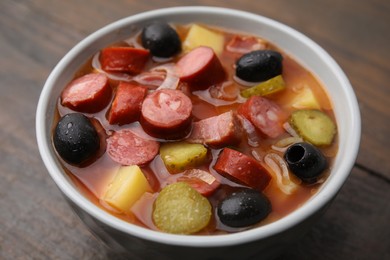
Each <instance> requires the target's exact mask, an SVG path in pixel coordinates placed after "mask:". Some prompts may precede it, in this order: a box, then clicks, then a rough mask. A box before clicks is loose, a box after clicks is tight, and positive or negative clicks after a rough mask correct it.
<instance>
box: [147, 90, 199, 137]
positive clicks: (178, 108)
mask: <svg viewBox="0 0 390 260" xmlns="http://www.w3.org/2000/svg"><path fill="white" fill-rule="evenodd" d="M191 112H192V103H191V100H190V99H189V98H188V97H187V96H186V95H184V94H183V93H182V92H181V91H180V90H173V89H161V90H157V91H155V92H153V93H152V94H150V95H148V96H147V97H146V98H145V100H144V102H143V104H142V109H141V120H140V122H141V125H142V127H143V128H144V130H145V131H146V132H147V133H148V134H150V135H152V136H155V137H160V138H165V139H177V138H181V137H184V136H186V135H187V134H188V133H189V131H190V129H189V128H190V125H191V121H192V116H191Z"/></svg>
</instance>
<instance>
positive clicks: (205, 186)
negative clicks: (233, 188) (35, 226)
mask: <svg viewBox="0 0 390 260" xmlns="http://www.w3.org/2000/svg"><path fill="white" fill-rule="evenodd" d="M177 181H183V182H187V183H188V184H189V185H190V186H191V187H192V188H194V189H195V190H197V191H198V192H199V193H200V194H202V195H203V196H206V197H207V196H210V195H211V194H213V193H214V191H215V190H216V189H218V187H219V186H220V185H221V183H220V182H219V181H218V180H217V179H216V178H215V177H214V176H213V175H211V174H210V173H208V172H206V171H203V170H199V169H191V170H186V171H185V172H184V173H183V174H182V175H181V176H180V177H179V178H178V179H177Z"/></svg>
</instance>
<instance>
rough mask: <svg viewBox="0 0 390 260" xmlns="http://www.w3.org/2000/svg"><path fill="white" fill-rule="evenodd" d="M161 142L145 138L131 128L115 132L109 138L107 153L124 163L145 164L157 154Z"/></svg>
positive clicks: (113, 158)
mask: <svg viewBox="0 0 390 260" xmlns="http://www.w3.org/2000/svg"><path fill="white" fill-rule="evenodd" d="M159 148H160V144H159V143H158V142H157V141H155V140H152V139H145V138H143V137H141V136H138V135H136V134H135V133H134V132H132V131H131V130H129V129H123V130H120V131H117V132H115V133H114V134H113V135H112V136H110V137H109V138H108V139H107V153H108V155H109V156H110V157H111V159H112V160H114V161H115V162H117V163H120V164H122V165H138V166H140V165H145V164H147V163H148V162H150V161H151V160H153V159H154V157H155V156H156V155H157V153H158V150H159Z"/></svg>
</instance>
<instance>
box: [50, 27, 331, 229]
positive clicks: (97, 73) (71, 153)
mask: <svg viewBox="0 0 390 260" xmlns="http://www.w3.org/2000/svg"><path fill="white" fill-rule="evenodd" d="M334 122H335V120H334V115H333V111H332V106H331V101H330V100H329V99H328V96H327V94H326V92H325V90H324V88H323V86H321V84H320V83H319V82H318V81H317V79H316V78H315V77H314V76H313V75H312V74H311V73H310V72H309V71H308V70H307V69H305V68H304V67H302V66H301V65H300V64H299V63H297V62H296V61H294V59H293V58H292V57H290V56H289V55H288V54H286V53H284V52H283V51H282V50H280V49H278V48H277V46H274V45H273V44H272V43H270V42H268V41H267V40H265V39H262V38H260V37H258V36H253V35H244V34H240V33H237V32H232V31H229V30H227V29H224V28H214V27H210V26H207V25H200V24H189V25H170V24H166V23H157V22H156V23H152V24H150V25H148V26H146V27H145V28H143V29H142V30H141V31H140V32H139V33H137V34H135V35H132V36H129V38H128V39H126V40H125V41H123V42H118V43H113V44H112V45H110V46H107V47H106V48H104V49H102V50H100V51H99V52H98V53H96V54H95V55H94V56H93V57H91V58H90V60H88V61H86V63H85V65H84V66H83V67H82V68H80V69H79V70H78V72H77V73H76V75H75V77H74V79H73V80H72V81H71V82H69V84H68V85H67V86H64V90H63V92H62V94H61V96H60V97H59V98H58V106H57V116H56V119H55V122H54V129H53V145H54V147H55V149H56V151H57V154H58V157H59V159H60V161H61V163H62V165H63V168H64V170H65V171H66V172H67V174H68V175H69V176H70V177H71V179H72V180H73V181H74V183H75V185H76V186H77V187H79V189H80V191H81V192H82V193H83V194H85V196H86V197H87V198H89V199H90V200H91V201H93V202H94V203H95V204H96V205H97V206H99V207H101V208H102V209H104V210H106V211H108V212H110V213H111V214H113V215H115V216H117V217H118V218H121V219H123V220H125V221H128V222H130V223H133V224H136V225H140V226H143V227H146V228H150V229H153V230H159V231H162V232H168V233H175V234H202V235H204V234H208V235H214V234H224V233H231V232H239V231H242V230H246V229H250V228H253V227H256V226H260V225H265V224H267V223H270V222H273V221H276V220H278V219H280V218H282V217H283V216H286V215H287V214H289V213H290V212H292V211H293V210H295V209H296V208H298V207H299V206H300V205H302V204H303V203H305V201H306V200H308V199H309V198H310V197H311V196H313V194H315V193H316V191H317V190H318V189H319V187H320V185H321V183H323V182H324V181H325V180H326V178H327V176H328V175H329V172H330V170H329V169H330V167H331V165H332V160H333V158H334V157H335V155H336V153H337V133H336V126H335V123H334Z"/></svg>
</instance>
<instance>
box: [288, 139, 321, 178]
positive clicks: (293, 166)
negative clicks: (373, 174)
mask: <svg viewBox="0 0 390 260" xmlns="http://www.w3.org/2000/svg"><path fill="white" fill-rule="evenodd" d="M284 159H285V160H286V162H287V164H288V167H289V168H290V170H291V172H292V173H293V174H295V175H296V176H297V177H298V178H300V179H301V180H302V181H304V182H307V183H313V182H315V181H316V180H317V179H318V177H319V176H320V175H321V173H323V171H324V170H325V169H326V168H327V167H328V162H327V161H326V158H325V156H324V155H323V154H322V153H321V151H320V150H319V149H318V148H317V147H315V146H314V145H312V144H310V143H306V142H302V143H296V144H293V145H291V146H290V147H289V148H288V149H287V150H286V152H285V153H284Z"/></svg>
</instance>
